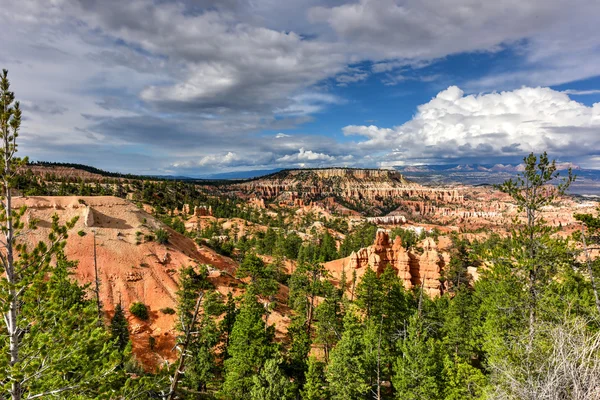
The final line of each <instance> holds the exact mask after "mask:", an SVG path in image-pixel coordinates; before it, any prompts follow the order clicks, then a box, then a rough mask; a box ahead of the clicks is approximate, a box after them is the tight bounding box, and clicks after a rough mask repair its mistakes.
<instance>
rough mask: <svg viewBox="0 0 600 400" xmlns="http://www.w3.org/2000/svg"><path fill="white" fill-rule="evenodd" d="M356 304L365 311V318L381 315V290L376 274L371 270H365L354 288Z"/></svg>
mask: <svg viewBox="0 0 600 400" xmlns="http://www.w3.org/2000/svg"><path fill="white" fill-rule="evenodd" d="M356 304H357V305H358V306H359V307H361V308H362V309H363V310H364V311H365V314H366V316H367V318H371V317H373V316H375V317H378V316H379V315H381V305H382V293H381V288H380V285H379V279H378V278H377V272H375V271H374V270H372V269H371V268H367V270H366V271H365V274H364V275H363V277H362V279H361V281H360V282H359V283H358V286H357V287H356Z"/></svg>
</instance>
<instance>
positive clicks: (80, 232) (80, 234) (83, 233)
mask: <svg viewBox="0 0 600 400" xmlns="http://www.w3.org/2000/svg"><path fill="white" fill-rule="evenodd" d="M77 234H78V235H79V236H85V235H86V233H85V232H84V231H79V232H77Z"/></svg>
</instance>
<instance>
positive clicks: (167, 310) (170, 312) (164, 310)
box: [160, 307, 175, 315]
mask: <svg viewBox="0 0 600 400" xmlns="http://www.w3.org/2000/svg"><path fill="white" fill-rule="evenodd" d="M160 312H161V313H163V314H167V315H173V314H175V310H173V309H172V308H171V307H165V308H161V309H160Z"/></svg>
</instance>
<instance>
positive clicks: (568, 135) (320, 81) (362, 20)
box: [0, 0, 600, 176]
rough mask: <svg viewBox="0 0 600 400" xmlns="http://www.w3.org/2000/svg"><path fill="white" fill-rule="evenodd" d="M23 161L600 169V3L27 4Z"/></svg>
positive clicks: (13, 20) (11, 50)
mask: <svg viewBox="0 0 600 400" xmlns="http://www.w3.org/2000/svg"><path fill="white" fill-rule="evenodd" d="M0 15H1V17H2V21H3V24H4V31H5V32H6V34H5V35H4V36H5V37H3V39H2V40H1V41H0V66H1V67H3V68H7V69H9V74H10V75H9V76H10V78H11V82H12V85H13V89H14V90H15V92H16V94H17V97H18V98H19V99H20V100H21V101H22V105H23V109H24V112H25V117H26V119H25V121H24V124H23V128H22V135H21V137H20V139H21V146H20V151H21V152H22V153H23V154H24V155H25V154H26V155H29V156H30V158H32V159H34V160H48V161H64V162H79V163H85V164H89V165H94V166H96V167H99V168H103V169H107V170H111V171H122V172H132V173H143V174H177V175H188V176H202V175H207V174H212V173H216V172H228V171H236V170H255V169H273V168H285V167H323V166H333V165H347V166H355V167H361V166H365V167H386V168H387V167H394V166H402V165H413V164H428V163H429V164H441V163H453V164H455V163H472V162H480V163H482V162H483V163H486V164H494V163H506V162H518V161H519V160H520V159H522V157H523V156H524V155H526V154H527V153H529V152H531V151H534V152H541V151H544V150H547V151H548V152H549V153H550V155H551V156H552V157H554V158H557V159H559V160H561V161H571V162H574V163H577V164H579V165H581V166H584V167H592V168H600V68H599V67H598V66H599V65H600V36H599V35H597V32H596V29H595V27H596V26H597V22H596V21H597V20H600V2H598V1H596V0H571V1H566V0H529V1H523V0H521V1H516V0H497V1H494V2H489V1H486V0H448V1H443V2H441V1H437V0H436V1H434V0H420V1H417V0H403V1H395V0H354V1H345V0H321V1H317V0H296V1H293V2H282V1H276V0H252V1H250V0H220V1H212V0H186V1H167V0H162V1H158V0H129V1H126V2H125V1H120V0H104V1H95V0H79V1H76V0H53V1H50V2H49V1H46V0H20V1H18V2H16V1H15V2H6V4H3V7H2V9H0Z"/></svg>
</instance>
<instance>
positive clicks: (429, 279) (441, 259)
mask: <svg viewBox="0 0 600 400" xmlns="http://www.w3.org/2000/svg"><path fill="white" fill-rule="evenodd" d="M422 245H423V253H422V254H418V253H415V252H413V251H408V250H406V249H405V248H404V247H403V246H402V240H401V239H400V237H396V239H395V240H394V242H393V243H390V239H389V235H388V233H387V231H385V230H382V229H380V230H379V231H377V235H376V236H375V241H374V242H373V245H371V246H369V247H365V248H362V249H360V250H358V251H356V252H353V253H352V254H351V255H350V256H349V257H347V258H345V259H342V260H335V261H331V262H329V263H326V264H325V268H327V269H330V270H332V271H334V275H336V274H337V269H339V265H338V264H340V262H341V264H342V269H346V270H347V271H346V272H348V270H352V269H357V270H363V271H362V273H359V274H357V275H359V276H362V274H364V270H365V269H366V268H371V269H373V270H375V271H376V272H377V273H378V274H381V273H382V272H383V271H384V270H385V268H386V266H388V265H389V266H391V267H392V268H394V269H395V270H396V271H397V273H398V277H399V278H400V279H402V281H403V283H404V287H405V288H406V289H412V288H413V287H415V286H416V287H419V286H421V285H422V286H423V289H424V290H425V292H426V293H427V294H428V295H429V296H439V295H441V294H442V293H443V290H444V288H443V287H442V285H441V283H440V281H439V279H440V276H441V272H442V269H443V268H444V266H445V265H446V264H447V262H448V256H447V254H445V253H440V252H439V251H438V248H437V245H436V243H435V241H434V240H433V239H432V238H427V239H425V240H424V241H423V243H422Z"/></svg>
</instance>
